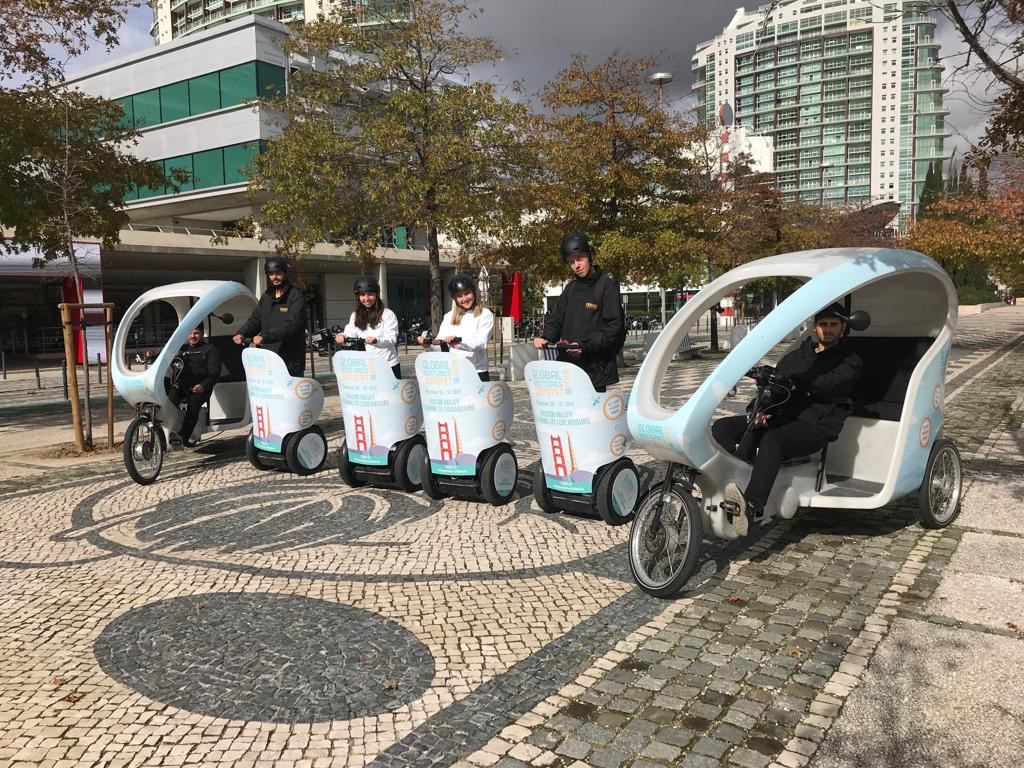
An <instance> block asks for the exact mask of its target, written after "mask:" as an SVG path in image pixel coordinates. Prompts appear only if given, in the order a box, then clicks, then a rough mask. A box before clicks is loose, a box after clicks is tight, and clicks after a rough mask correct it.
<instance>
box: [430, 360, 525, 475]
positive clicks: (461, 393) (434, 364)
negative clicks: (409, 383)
mask: <svg viewBox="0 0 1024 768" xmlns="http://www.w3.org/2000/svg"><path fill="white" fill-rule="evenodd" d="M416 379H417V381H419V384H420V393H421V397H422V400H423V427H424V432H425V433H426V437H427V455H428V456H430V468H431V470H432V471H433V472H434V473H435V474H437V475H447V476H449V477H472V476H474V475H475V474H476V471H477V459H478V458H479V457H480V455H481V454H482V453H483V452H484V451H486V450H487V449H488V448H492V447H494V446H495V445H498V444H499V443H503V442H506V437H507V436H508V434H509V430H510V427H511V424H512V413H513V401H512V390H511V389H510V388H509V386H508V384H506V383H505V382H503V381H480V377H479V376H478V375H477V372H476V370H475V369H474V368H473V366H472V364H471V363H470V362H469V360H467V359H466V358H464V357H457V356H455V355H452V354H449V353H446V352H424V353H423V354H421V355H419V356H417V358H416Z"/></svg>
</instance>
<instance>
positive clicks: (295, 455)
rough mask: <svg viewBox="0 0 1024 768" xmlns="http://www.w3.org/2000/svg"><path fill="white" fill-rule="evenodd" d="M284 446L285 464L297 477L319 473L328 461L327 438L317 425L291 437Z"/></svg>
mask: <svg viewBox="0 0 1024 768" xmlns="http://www.w3.org/2000/svg"><path fill="white" fill-rule="evenodd" d="M289 437H290V439H289V440H288V441H287V443H286V444H285V446H284V463H285V465H286V466H287V467H288V469H289V470H290V471H291V472H294V473H295V474H296V475H300V476H303V477H304V476H306V475H312V474H313V473H314V472H319V471H320V468H321V467H322V466H323V465H324V462H325V461H326V460H327V438H326V437H324V431H323V430H322V429H320V427H318V426H316V425H315V424H314V425H313V426H312V427H306V429H304V430H302V431H301V432H299V433H298V434H295V435H290V436H289Z"/></svg>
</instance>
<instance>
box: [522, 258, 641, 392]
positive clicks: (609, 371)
mask: <svg viewBox="0 0 1024 768" xmlns="http://www.w3.org/2000/svg"><path fill="white" fill-rule="evenodd" d="M541 335H542V336H543V337H544V338H545V339H547V340H548V341H552V342H554V341H559V340H561V339H566V340H568V341H578V342H579V343H580V347H581V348H582V350H583V353H582V354H581V355H580V356H579V357H575V358H574V357H570V356H569V355H564V354H563V355H560V356H559V357H560V359H564V360H565V361H567V362H570V363H575V364H576V365H578V366H580V368H582V369H583V370H584V371H586V372H587V375H588V376H589V377H590V380H591V382H593V384H594V386H595V387H598V388H600V387H607V386H608V385H609V384H614V383H615V382H617V381H618V380H619V369H618V367H617V366H616V364H615V358H616V356H617V355H618V354H619V350H620V349H622V345H623V344H625V343H626V318H625V316H624V313H623V311H622V298H621V296H620V295H619V286H618V284H617V283H616V282H615V281H614V280H612V278H610V277H609V276H608V275H606V274H604V273H603V272H602V271H601V268H600V267H599V266H597V265H596V264H594V265H593V268H592V269H591V270H590V273H589V274H588V275H587V276H586V277H582V278H581V277H577V278H575V279H574V280H573V281H572V282H571V283H569V284H568V285H567V286H565V290H563V291H562V295H561V296H559V297H558V301H557V302H556V303H555V308H554V309H553V310H552V311H551V313H550V315H549V316H548V318H547V321H546V322H545V323H544V332H543V334H541Z"/></svg>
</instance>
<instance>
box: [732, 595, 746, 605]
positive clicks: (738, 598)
mask: <svg viewBox="0 0 1024 768" xmlns="http://www.w3.org/2000/svg"><path fill="white" fill-rule="evenodd" d="M729 602H730V603H745V602H747V598H745V597H743V595H729Z"/></svg>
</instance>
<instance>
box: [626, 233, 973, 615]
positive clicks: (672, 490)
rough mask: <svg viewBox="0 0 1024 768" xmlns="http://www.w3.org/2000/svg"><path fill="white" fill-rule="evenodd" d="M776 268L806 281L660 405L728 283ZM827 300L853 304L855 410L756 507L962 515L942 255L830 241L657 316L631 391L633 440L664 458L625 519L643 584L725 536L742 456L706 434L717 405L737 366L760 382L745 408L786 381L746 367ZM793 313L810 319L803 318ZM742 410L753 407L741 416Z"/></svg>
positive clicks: (678, 577) (663, 583)
mask: <svg viewBox="0 0 1024 768" xmlns="http://www.w3.org/2000/svg"><path fill="white" fill-rule="evenodd" d="M776 277H789V278H796V279H799V280H801V281H804V282H803V284H802V285H801V287H799V288H798V289H797V290H796V291H795V292H794V293H793V294H792V295H791V296H789V297H788V298H787V299H785V300H784V301H783V302H782V303H780V304H779V305H778V306H777V307H776V308H775V309H774V310H772V311H771V312H770V313H769V314H768V315H767V316H766V317H765V318H764V319H763V320H761V321H760V322H759V323H758V324H757V325H756V326H754V327H753V328H752V329H751V331H750V332H749V333H748V334H747V336H746V337H745V338H743V339H741V340H740V341H739V342H738V343H737V344H736V346H735V347H734V348H733V349H732V350H731V351H730V352H729V354H728V355H727V356H726V357H725V358H724V359H723V360H722V361H721V362H720V363H719V364H718V366H717V367H716V368H715V369H714V371H713V372H712V373H711V374H710V375H709V376H708V377H707V379H705V380H704V382H703V383H702V384H701V385H700V386H699V387H698V388H697V390H696V391H695V392H694V393H693V395H692V396H690V397H689V399H688V400H687V401H686V402H685V403H684V404H683V405H682V407H679V408H676V409H670V408H667V407H665V406H664V405H662V402H661V400H662V387H663V384H664V383H665V376H666V372H667V370H668V366H669V363H670V361H671V359H672V355H673V353H674V352H675V350H676V349H677V348H678V346H679V342H680V341H681V340H682V339H683V337H684V336H685V335H686V334H687V333H688V332H689V331H690V330H691V329H692V328H693V326H694V325H695V323H696V322H697V321H698V319H699V318H701V317H702V316H703V315H704V314H705V313H706V312H707V311H708V310H709V308H711V307H713V306H715V305H716V304H717V303H718V302H719V300H720V299H721V298H722V297H723V296H725V295H726V294H730V293H733V292H735V291H737V290H738V289H740V288H741V287H742V286H744V285H746V284H748V283H750V282H752V281H755V280H762V279H769V278H776ZM834 302H839V303H845V306H846V308H847V309H848V310H851V312H850V313H849V315H850V322H849V325H848V333H849V336H848V337H847V339H846V343H847V344H849V345H850V346H851V347H852V349H853V350H854V351H856V352H857V353H858V354H859V355H860V357H861V359H862V361H863V364H864V367H863V372H862V374H861V378H860V380H859V382H858V383H857V385H856V386H855V389H854V391H853V392H852V393H851V396H852V400H853V412H852V415H851V416H850V417H849V418H848V419H847V420H846V422H845V424H844V426H843V429H842V431H841V433H840V434H839V436H838V438H837V439H836V440H834V441H833V442H831V443H830V444H828V445H826V446H825V449H824V450H823V451H822V452H821V453H820V454H817V455H814V456H806V457H796V458H794V459H792V460H791V461H789V462H787V463H786V464H784V466H783V468H782V470H781V471H780V473H779V476H778V479H777V480H776V482H775V485H774V486H773V489H772V493H771V495H770V497H769V499H768V502H767V505H766V507H765V510H764V519H765V520H768V519H771V518H784V519H785V518H792V517H793V516H794V515H795V514H796V512H797V509H799V508H801V507H805V508H832V509H865V510H868V509H877V508H880V507H883V506H885V505H886V504H889V503H890V502H892V501H894V500H896V499H899V498H901V497H905V496H908V495H914V496H916V501H917V512H918V517H919V519H920V521H921V523H922V525H924V526H925V527H927V528H941V527H944V526H947V525H949V524H950V523H951V522H952V521H953V520H954V519H955V518H956V516H957V514H959V510H960V498H961V491H962V483H963V474H962V467H961V462H960V454H959V452H958V450H957V448H956V445H955V444H954V443H953V442H952V441H951V440H948V439H946V438H944V437H943V434H942V428H943V421H944V414H943V404H944V381H945V371H946V362H947V360H948V358H949V350H950V345H951V343H952V339H953V332H954V330H955V327H956V320H957V303H958V302H957V295H956V290H955V288H954V287H953V283H952V282H951V281H950V279H949V277H948V276H947V275H946V273H945V272H944V271H943V270H942V268H941V267H940V266H939V265H938V264H936V263H935V262H934V261H932V260H931V259H930V258H928V257H927V256H924V255H922V254H920V253H916V252H913V251H904V250H894V249H886V248H834V249H823V250H814V251H803V252H799V253H790V254H784V255H780V256H773V257H769V258H766V259H760V260H758V261H753V262H750V263H748V264H744V265H742V266H740V267H737V268H736V269H733V270H731V271H730V272H727V273H726V274H724V275H722V276H721V277H719V278H717V279H715V280H713V281H712V282H711V283H709V284H708V285H707V286H706V287H705V288H704V289H703V290H701V291H700V292H699V293H698V294H697V295H696V296H695V297H694V298H693V299H692V300H691V301H690V302H688V303H687V304H686V305H685V306H684V307H683V309H682V310H681V311H680V312H678V313H677V314H676V316H675V317H674V318H673V319H672V321H671V322H670V323H669V324H668V325H667V326H666V328H665V330H664V331H663V332H662V333H661V335H660V336H659V337H658V339H657V340H656V341H655V343H654V345H653V346H652V348H651V350H650V354H649V355H648V356H647V358H646V359H645V360H644V363H643V365H642V366H641V369H640V373H639V374H638V376H637V379H636V382H635V384H634V386H633V389H632V392H631V393H630V398H629V406H628V420H629V427H630V432H631V433H632V435H633V438H634V440H635V441H636V442H637V443H638V444H639V445H640V446H641V447H643V448H645V449H646V450H647V451H648V452H649V453H650V454H651V455H653V456H654V457H655V458H656V459H660V460H662V461H664V462H666V472H665V476H664V479H663V480H662V481H661V482H659V483H656V484H655V485H654V486H653V487H652V489H651V491H650V492H649V493H648V494H647V495H646V496H645V497H644V498H643V499H642V500H641V502H640V504H639V506H638V508H637V513H636V518H635V520H634V522H633V527H632V529H631V531H630V541H629V562H630V567H631V569H632V572H633V575H634V577H635V579H636V581H637V583H638V584H639V585H640V587H641V588H642V589H643V590H644V591H646V592H648V593H649V594H652V595H655V596H659V597H666V596H670V595H672V594H675V593H676V592H677V591H679V589H681V588H682V586H683V585H684V584H685V583H686V581H687V579H689V577H690V575H691V574H692V573H693V571H694V569H695V567H696V564H697V558H698V554H699V552H700V548H701V542H702V539H703V537H704V536H705V535H708V536H713V537H715V538H719V539H727V540H728V539H735V538H737V536H738V534H737V532H736V531H735V529H734V528H733V526H732V518H733V515H734V514H735V512H736V510H735V508H733V507H732V505H731V504H730V503H729V502H726V501H725V496H724V489H725V486H726V485H727V484H728V483H729V482H736V483H738V484H739V485H740V487H745V485H746V482H747V480H748V479H749V476H750V470H751V465H750V464H748V463H746V462H744V461H741V460H740V459H738V458H737V457H735V456H733V455H732V454H731V453H729V452H728V451H727V450H726V449H725V448H723V447H721V446H719V445H717V444H716V443H715V441H714V440H713V438H712V437H711V432H710V426H711V422H712V420H713V419H714V416H715V410H716V408H718V407H719V404H720V403H722V401H723V400H724V399H725V398H726V397H727V396H729V394H730V393H731V392H733V391H734V388H735V387H736V386H737V384H738V383H739V382H740V380H741V379H743V377H744V376H749V377H751V378H754V379H755V381H756V382H757V395H756V397H755V402H754V406H755V408H761V407H765V406H766V405H767V404H768V403H771V402H773V401H774V400H773V399H774V398H776V395H777V394H778V393H780V392H781V393H783V396H784V390H785V389H786V388H787V387H789V386H791V383H790V382H786V381H783V380H780V378H779V377H777V376H776V375H775V374H774V373H773V372H772V371H771V370H766V369H765V368H763V367H756V366H757V365H758V363H759V362H760V361H761V360H762V358H764V357H765V356H766V355H768V354H769V352H771V351H772V350H773V348H775V347H776V346H777V345H783V349H782V351H781V353H780V354H779V357H780V358H781V357H782V355H783V354H785V353H786V352H788V351H789V349H791V348H795V347H796V346H798V345H799V343H800V341H801V339H800V338H796V339H795V340H792V341H790V342H789V347H788V348H785V344H784V342H785V341H786V340H787V339H792V338H793V335H794V332H795V331H796V330H797V329H799V328H801V327H809V325H810V324H811V323H812V322H813V317H814V315H815V313H816V312H817V311H818V310H819V309H821V308H823V307H825V306H828V305H829V304H832V303H834ZM804 324H807V325H806V326H805V325H804ZM751 418H753V416H752V415H751Z"/></svg>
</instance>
